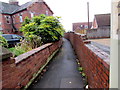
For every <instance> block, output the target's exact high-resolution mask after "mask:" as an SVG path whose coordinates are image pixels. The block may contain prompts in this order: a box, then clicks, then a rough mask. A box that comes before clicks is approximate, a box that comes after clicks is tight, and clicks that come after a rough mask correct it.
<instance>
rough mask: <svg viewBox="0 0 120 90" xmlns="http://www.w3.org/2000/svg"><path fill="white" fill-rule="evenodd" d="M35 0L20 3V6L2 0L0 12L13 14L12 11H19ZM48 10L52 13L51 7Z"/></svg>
mask: <svg viewBox="0 0 120 90" xmlns="http://www.w3.org/2000/svg"><path fill="white" fill-rule="evenodd" d="M36 1H37V0H32V1H29V2H27V3H25V4H23V5H21V6H18V5H12V4H9V3H4V2H0V13H4V14H14V13H17V12H19V11H22V10H24V9H26V8H28V7H29V6H30V5H32V4H33V3H35V2H36ZM39 1H40V0H39ZM41 1H43V0H41ZM43 2H44V1H43ZM44 3H45V2H44ZM45 4H46V3H45ZM46 6H47V7H48V8H49V6H48V5H47V4H46ZM49 9H50V8H49ZM50 11H51V12H52V13H53V11H52V10H51V9H50Z"/></svg>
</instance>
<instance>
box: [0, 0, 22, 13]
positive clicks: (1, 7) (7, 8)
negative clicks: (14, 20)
mask: <svg viewBox="0 0 120 90" xmlns="http://www.w3.org/2000/svg"><path fill="white" fill-rule="evenodd" d="M19 7H20V6H18V5H12V4H8V3H4V2H1V1H0V13H4V14H12V12H13V11H14V10H15V9H18V8H19Z"/></svg>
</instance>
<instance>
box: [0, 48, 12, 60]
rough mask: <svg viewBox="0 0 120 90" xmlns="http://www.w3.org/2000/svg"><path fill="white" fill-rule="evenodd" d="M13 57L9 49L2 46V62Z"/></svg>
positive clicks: (0, 51) (0, 54)
mask: <svg viewBox="0 0 120 90" xmlns="http://www.w3.org/2000/svg"><path fill="white" fill-rule="evenodd" d="M11 56H12V53H11V52H10V51H9V50H8V49H6V48H4V47H2V46H0V61H3V60H4V59H7V58H10V57H11Z"/></svg>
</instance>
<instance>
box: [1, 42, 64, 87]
mask: <svg viewBox="0 0 120 90" xmlns="http://www.w3.org/2000/svg"><path fill="white" fill-rule="evenodd" d="M61 45H62V40H60V41H58V42H55V43H49V44H45V45H43V46H41V47H38V48H36V49H33V50H32V51H29V52H27V53H24V54H22V55H20V56H18V57H16V58H11V56H12V54H11V53H9V52H8V51H7V50H6V49H2V50H3V51H2V56H3V57H2V58H4V60H2V64H1V65H2V82H1V80H0V83H2V88H6V89H7V88H24V87H28V86H29V85H30V84H31V82H32V81H33V80H34V79H35V77H37V75H38V74H39V73H40V72H41V71H42V69H43V68H44V67H45V66H46V64H47V63H48V62H49V61H50V60H51V58H52V57H53V56H54V55H55V53H56V52H57V51H58V50H59V48H60V47H61ZM4 52H6V54H5V53H4ZM0 57H1V56H0Z"/></svg>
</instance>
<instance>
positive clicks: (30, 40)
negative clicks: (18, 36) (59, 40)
mask: <svg viewBox="0 0 120 90" xmlns="http://www.w3.org/2000/svg"><path fill="white" fill-rule="evenodd" d="M41 45H42V41H41V37H39V36H37V35H32V34H31V35H28V36H26V37H25V40H23V42H22V43H21V46H22V47H23V48H24V47H25V46H29V47H30V48H32V49H34V48H37V47H39V46H41Z"/></svg>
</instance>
